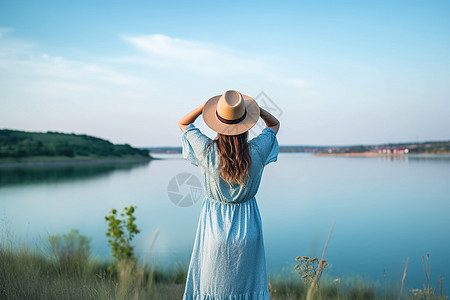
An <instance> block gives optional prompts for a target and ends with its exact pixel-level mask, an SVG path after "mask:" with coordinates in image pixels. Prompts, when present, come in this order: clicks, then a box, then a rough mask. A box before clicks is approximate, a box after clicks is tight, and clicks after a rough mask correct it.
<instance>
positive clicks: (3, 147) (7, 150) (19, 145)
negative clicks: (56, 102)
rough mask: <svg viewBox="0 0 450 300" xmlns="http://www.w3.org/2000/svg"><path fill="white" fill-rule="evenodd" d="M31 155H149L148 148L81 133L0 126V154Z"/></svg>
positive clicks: (7, 155) (17, 156)
mask: <svg viewBox="0 0 450 300" xmlns="http://www.w3.org/2000/svg"><path fill="white" fill-rule="evenodd" d="M31 156H65V157H75V156H107V157H123V156H142V157H149V151H148V150H144V149H137V148H133V147H131V146H130V145H128V144H120V145H118V144H113V143H111V142H109V141H107V140H104V139H100V138H96V137H93V136H89V135H84V134H74V133H71V134H66V133H59V132H53V131H48V132H46V133H43V132H26V131H18V130H8V129H4V130H0V158H4V157H14V158H21V157H31Z"/></svg>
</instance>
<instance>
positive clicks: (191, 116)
mask: <svg viewBox="0 0 450 300" xmlns="http://www.w3.org/2000/svg"><path fill="white" fill-rule="evenodd" d="M205 103H206V102H205ZM205 103H203V104H202V105H200V106H199V107H197V108H196V109H194V110H193V111H191V112H190V113H188V114H187V115H185V116H184V117H182V118H181V120H180V121H178V127H180V129H181V131H183V132H184V130H185V129H186V127H187V126H188V125H189V124H191V123H194V121H195V120H196V119H197V118H198V116H200V115H201V114H202V111H203V106H205Z"/></svg>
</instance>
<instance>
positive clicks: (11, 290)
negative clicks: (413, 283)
mask: <svg viewBox="0 0 450 300" xmlns="http://www.w3.org/2000/svg"><path fill="white" fill-rule="evenodd" d="M108 265H109V264H108V263H107V262H105V261H100V260H96V259H92V258H91V259H86V260H83V259H79V258H76V257H72V259H70V260H61V259H58V258H57V257H56V256H55V255H54V254H52V253H42V252H41V253H38V252H35V251H31V250H28V249H12V248H8V247H4V246H1V247H0V299H21V300H22V299H181V298H182V296H183V292H184V284H185V280H186V271H187V270H186V267H179V268H175V269H172V270H166V271H165V270H161V269H154V268H152V267H151V266H150V267H147V268H145V269H142V266H140V265H136V264H135V263H132V262H131V263H127V264H123V265H122V266H118V268H117V270H116V271H110V270H108ZM142 271H144V272H142ZM376 287H377V284H376V283H374V282H371V281H369V280H367V279H362V278H359V277H353V278H349V279H342V280H340V281H338V282H337V281H335V280H332V279H329V278H324V279H323V281H322V282H321V284H320V289H319V292H318V293H317V294H316V295H315V297H314V299H397V297H398V291H397V292H392V291H391V292H389V291H386V292H385V293H384V294H383V295H377V294H376V290H377V288H376ZM270 290H271V299H272V300H278V299H280V300H281V299H305V298H306V292H307V289H306V288H305V286H304V284H303V283H302V281H301V279H300V277H294V276H287V275H283V274H279V275H278V276H274V277H272V278H270ZM403 294H404V295H405V296H404V297H402V299H428V298H425V297H423V295H422V296H420V295H418V296H414V295H412V294H411V292H410V291H405V292H404V293H403ZM429 299H444V298H439V297H435V298H429Z"/></svg>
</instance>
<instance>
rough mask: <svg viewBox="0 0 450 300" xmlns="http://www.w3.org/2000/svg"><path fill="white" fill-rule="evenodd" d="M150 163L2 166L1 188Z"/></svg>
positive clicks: (85, 176)
mask: <svg viewBox="0 0 450 300" xmlns="http://www.w3.org/2000/svg"><path fill="white" fill-rule="evenodd" d="M148 164H150V161H135V162H113V163H111V162H108V163H83V164H71V165H46V166H23V167H2V168H0V188H2V187H6V186H13V185H27V184H34V183H54V182H63V181H75V180H87V179H92V178H94V177H101V176H106V175H108V174H110V173H112V172H115V171H130V170H131V169H135V168H139V167H146V166H147V165H148Z"/></svg>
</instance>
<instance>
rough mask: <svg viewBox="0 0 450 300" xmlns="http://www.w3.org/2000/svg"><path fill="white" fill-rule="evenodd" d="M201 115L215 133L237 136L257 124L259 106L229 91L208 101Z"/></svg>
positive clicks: (239, 94) (253, 101) (244, 96)
mask: <svg viewBox="0 0 450 300" xmlns="http://www.w3.org/2000/svg"><path fill="white" fill-rule="evenodd" d="M202 114H203V120H204V121H205V123H206V125H208V127H209V128H211V129H212V130H214V131H215V132H217V133H221V134H224V135H237V134H241V133H244V132H246V131H248V130H250V128H252V127H253V125H255V124H256V122H258V119H259V106H258V103H256V101H255V100H254V99H253V98H251V97H250V96H247V95H242V94H241V93H239V92H238V91H233V90H230V91H226V92H225V93H224V94H223V95H218V96H214V97H212V98H211V99H209V100H208V101H207V102H206V103H205V106H204V107H203V112H202Z"/></svg>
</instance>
